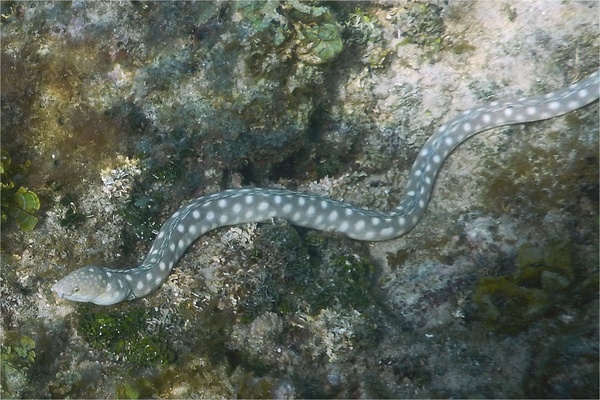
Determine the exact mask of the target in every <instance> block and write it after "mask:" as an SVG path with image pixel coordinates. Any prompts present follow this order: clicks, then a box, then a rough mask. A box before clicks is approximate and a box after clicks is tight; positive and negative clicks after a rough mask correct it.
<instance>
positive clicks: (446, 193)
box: [0, 0, 600, 398]
mask: <svg viewBox="0 0 600 400" xmlns="http://www.w3.org/2000/svg"><path fill="white" fill-rule="evenodd" d="M0 7H1V13H0V14H1V15H0V28H1V39H2V43H1V60H0V61H1V67H2V69H1V76H0V78H1V81H0V84H1V95H2V98H1V129H2V183H3V186H2V220H3V224H2V271H1V288H0V294H1V296H0V307H1V312H2V319H1V323H2V349H1V359H0V362H1V368H2V369H1V371H2V378H1V392H0V395H1V396H2V397H3V398H13V397H15V398H16V397H26V398H29V397H35V398H45V397H69V398H99V397H103V398H200V397H210V398H231V397H244V398H250V397H278V398H293V397H302V398H315V397H319V398H326V397H361V398H381V397H388V398H389V397H392V398H431V397H506V398H508V397H510V398H515V397H520V398H522V397H529V398H533V397H545V398H549V397H552V398H556V397H560V398H566V397H569V398H574V397H577V398H597V396H598V374H599V369H598V350H599V349H598V340H599V335H598V322H599V321H598V311H599V310H598V276H599V275H598V271H599V265H598V264H599V262H598V250H599V249H598V228H599V227H598V222H599V219H598V130H599V123H598V103H597V102H596V103H593V104H591V105H589V106H587V107H585V108H583V109H580V110H577V111H575V112H572V113H570V114H568V115H566V116H563V117H558V118H555V119H551V120H548V121H542V122H537V123H531V124H522V125H512V126H506V127H502V128H496V129H493V130H490V131H489V132H486V133H482V134H480V135H478V136H477V137H475V138H473V139H471V140H469V141H468V142H467V143H465V144H464V145H462V146H461V147H459V148H458V149H457V150H456V151H455V152H454V153H453V154H452V155H451V156H450V157H449V159H448V161H447V162H446V163H445V165H444V167H443V169H442V171H441V173H440V175H439V177H438V181H437V183H436V188H435V190H434V193H433V198H432V201H431V203H430V204H429V208H428V211H427V213H426V215H425V217H424V218H423V219H422V221H421V222H420V223H419V225H417V227H416V228H415V229H414V230H413V231H411V232H410V233H408V234H407V235H405V236H403V237H401V238H398V239H395V240H391V241H387V242H381V243H368V242H359V241H355V240H351V239H348V238H345V237H343V236H341V235H337V234H331V233H324V232H317V231H312V230H309V229H303V228H297V227H294V226H292V225H290V224H288V223H287V222H285V221H280V220H277V221H274V223H273V224H247V225H241V226H234V227H227V228H221V229H217V230H215V231H213V232H210V233H208V234H206V235H204V236H202V237H201V238H200V239H199V240H198V241H197V242H196V243H195V244H194V245H192V246H191V247H190V249H189V250H188V251H187V253H186V254H185V255H184V257H183V258H182V260H181V261H180V262H179V263H178V264H177V266H176V267H175V269H174V271H173V273H172V274H171V276H170V277H169V279H168V280H167V282H165V284H164V285H163V286H162V287H161V288H160V289H158V290H157V291H156V292H154V293H153V294H151V295H149V296H147V297H145V298H143V299H138V300H135V301H131V302H125V303H120V304H117V305H114V306H108V307H101V306H94V305H87V304H79V303H73V302H69V301H65V300H61V299H57V298H56V297H55V295H54V294H53V293H52V292H51V291H50V287H51V286H52V284H54V282H56V281H57V280H58V279H60V278H62V277H63V276H65V275H66V274H67V273H69V272H71V271H73V270H75V269H76V268H79V267H81V266H83V265H88V264H94V265H105V266H111V267H114V268H131V267H133V266H136V265H138V264H139V262H140V260H141V259H143V258H144V257H145V255H146V252H147V251H148V249H149V247H150V243H151V242H152V240H153V238H154V236H155V235H156V232H157V231H158V230H159V229H160V226H161V224H162V223H163V222H164V221H165V220H166V219H167V218H168V217H169V216H170V215H171V214H172V213H173V212H174V211H175V210H177V209H178V208H179V207H180V206H181V205H183V204H185V202H186V201H187V200H189V199H192V198H195V197H199V196H202V195H205V194H211V193H215V192H218V191H220V190H224V189H228V188H238V187H272V188H287V189H293V190H301V191H308V192H312V193H317V194H320V195H323V196H329V197H332V198H335V199H340V200H344V201H347V202H350V203H352V204H356V205H360V206H363V207H367V208H370V209H378V210H385V209H390V208H392V207H394V206H395V205H396V204H397V203H398V200H399V198H400V196H401V194H402V192H403V190H404V189H403V188H404V184H405V183H406V175H407V171H408V169H409V168H410V166H411V164H412V162H413V160H414V158H415V157H416V155H417V153H418V151H419V148H420V147H421V146H422V145H423V143H424V142H425V141H426V139H427V138H428V137H429V135H431V133H432V132H433V131H434V130H435V128H436V127H438V126H441V125H442V124H443V123H444V122H445V121H447V120H449V119H450V118H452V117H453V116H455V115H456V114H457V113H459V112H460V111H463V110H466V109H469V108H471V107H474V106H476V105H480V104H485V103H489V102H492V101H494V100H499V99H504V98H516V97H521V96H529V95H537V94H542V93H547V92H550V91H553V90H556V89H559V88H561V87H564V86H566V85H568V84H570V83H572V82H575V81H577V80H579V79H582V78H584V77H585V76H586V75H587V74H589V73H590V72H592V71H594V70H595V69H596V68H597V67H598V63H599V40H598V39H599V32H600V31H599V5H598V3H597V2H588V1H564V2H554V1H552V2H549V1H544V0H539V1H533V0H531V1H527V2H523V1H510V0H509V1H505V2H488V1H448V2H447V1H429V2H414V1H395V2H384V1H380V2H299V1H248V2H226V1H220V2H126V1H111V2H85V1H74V2H11V1H3V2H2V3H1V6H0ZM20 187H23V188H26V189H24V190H26V191H22V192H17V189H19V188H20ZM34 196H35V198H38V199H39V204H40V208H39V210H37V211H36V210H34V209H33V208H31V207H30V205H25V206H23V205H19V204H22V203H23V201H24V202H26V203H27V204H28V203H29V202H30V201H33V200H32V199H33V198H34ZM19 201H21V203H19ZM19 207H21V208H19ZM15 210H17V211H15ZM31 218H34V219H37V224H36V225H35V227H34V228H33V229H30V228H31V224H32V221H33V220H32V219H31Z"/></svg>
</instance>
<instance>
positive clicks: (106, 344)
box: [77, 306, 176, 366]
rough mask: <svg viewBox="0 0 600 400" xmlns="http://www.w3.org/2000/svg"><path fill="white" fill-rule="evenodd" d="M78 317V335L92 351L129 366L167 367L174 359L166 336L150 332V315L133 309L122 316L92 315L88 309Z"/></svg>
mask: <svg viewBox="0 0 600 400" xmlns="http://www.w3.org/2000/svg"><path fill="white" fill-rule="evenodd" d="M83 308H86V311H85V312H81V313H80V314H79V325H78V327H77V330H78V332H79V334H80V335H81V336H82V337H83V338H84V339H85V340H86V341H87V342H88V343H89V344H90V346H92V347H93V348H95V349H99V350H103V351H105V352H107V353H109V354H111V355H112V356H113V357H116V358H122V359H124V360H128V361H129V362H130V363H132V364H133V365H139V366H155V365H161V364H169V363H171V362H173V361H174V360H175V358H176V355H175V353H174V352H173V350H172V349H171V347H170V343H169V337H168V335H167V334H166V333H165V332H164V331H162V330H161V329H154V330H153V329H151V328H150V325H149V318H151V312H150V311H145V310H140V309H134V310H131V311H126V312H94V311H92V310H91V309H90V307H87V306H83Z"/></svg>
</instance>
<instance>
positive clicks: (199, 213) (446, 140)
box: [52, 71, 600, 305]
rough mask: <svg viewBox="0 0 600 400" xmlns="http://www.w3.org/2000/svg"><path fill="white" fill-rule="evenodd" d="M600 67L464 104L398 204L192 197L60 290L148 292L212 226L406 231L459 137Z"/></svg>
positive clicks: (594, 95) (97, 294) (353, 233)
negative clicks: (139, 259) (112, 262)
mask: <svg viewBox="0 0 600 400" xmlns="http://www.w3.org/2000/svg"><path fill="white" fill-rule="evenodd" d="M598 82H599V73H598V71H596V72H594V73H593V74H592V75H590V76H589V77H588V78H586V79H584V80H582V81H581V82H579V83H575V84H573V85H571V86H569V87H567V88H564V89H562V90H560V91H557V92H553V93H548V94H546V95H542V96H536V97H530V98H520V99H517V100H513V101H502V102H494V103H491V104H489V105H487V106H483V107H478V108H474V109H471V110H467V111H464V112H463V113H461V114H460V115H459V116H457V117H456V118H454V119H452V120H451V121H449V122H448V123H446V124H445V125H443V126H441V127H440V128H438V129H437V130H436V131H435V133H434V134H433V135H432V136H431V137H430V138H429V140H427V142H426V143H425V145H424V146H423V148H422V149H421V151H420V152H419V154H418V156H417V158H416V160H415V162H414V164H413V166H412V169H411V171H410V174H409V177H408V183H407V185H406V191H405V193H404V196H403V197H402V199H401V200H400V204H399V206H398V207H396V208H395V209H393V210H391V211H387V212H378V211H369V210H366V209H363V208H359V207H355V206H352V205H350V204H347V203H343V202H340V201H336V200H332V199H328V198H323V197H320V196H316V195H313V194H309V193H301V192H292V191H288V190H278V189H236V190H226V191H224V192H221V193H216V194H212V195H209V196H204V197H201V198H199V199H196V200H192V201H191V202H189V203H188V204H186V205H185V206H183V207H181V208H180V209H179V210H178V211H177V212H175V213H174V214H173V215H172V216H171V217H170V218H169V219H168V220H167V222H166V223H165V224H164V225H163V227H162V228H161V230H160V232H159V233H158V235H157V236H156V239H155V240H154V243H153V244H152V248H151V249H150V252H149V253H148V256H147V257H146V259H145V260H144V262H143V263H142V264H141V265H140V266H138V267H135V268H132V269H127V270H115V269H107V268H104V267H96V266H91V267H84V268H80V269H78V270H76V271H74V272H72V273H71V274H69V275H67V276H66V277H65V278H63V279H62V280H60V281H59V282H57V283H56V284H55V285H54V286H53V287H52V290H53V291H55V292H56V293H57V294H58V296H60V297H63V298H66V299H69V300H74V301H81V302H91V303H95V304H100V305H108V304H114V303H118V302H120V301H123V300H132V299H135V298H139V297H143V296H145V295H147V294H149V293H150V292H152V291H154V290H156V289H157V288H158V287H160V286H161V285H162V283H163V282H164V281H165V279H167V277H168V276H169V274H170V272H171V269H172V268H173V266H174V265H175V263H176V262H177V261H178V260H179V258H181V256H182V255H183V253H184V252H185V250H186V249H187V248H188V247H189V246H190V245H191V244H192V243H193V242H194V241H195V240H196V239H197V238H198V237H199V236H201V235H203V234H204V233H206V232H208V231H210V230H213V229H215V228H218V227H221V226H227V225H237V224H243V223H247V222H262V221H268V220H270V219H271V218H284V219H286V220H288V221H290V223H292V224H294V225H299V226H304V227H307V228H312V229H317V230H321V231H329V232H340V233H343V234H345V235H347V236H349V237H351V238H353V239H357V240H368V241H379V240H388V239H392V238H395V237H398V236H401V235H403V234H405V233H406V232H408V231H409V230H411V229H412V228H413V227H414V226H415V225H416V224H417V223H418V222H419V220H420V219H421V217H422V216H423V214H424V213H425V209H426V208H427V204H428V203H429V199H430V197H431V193H432V189H433V184H434V182H435V178H436V176H437V173H438V172H439V170H440V168H441V167H442V164H443V163H444V161H445V160H446V158H447V157H448V155H449V154H450V153H451V152H452V150H454V149H455V148H456V147H457V146H458V145H460V144H461V143H462V142H464V141H465V140H467V139H468V138H470V137H472V136H473V135H475V134H477V133H480V132H483V131H485V130H487V129H490V128H494V127H498V126H503V125H508V124H515V123H521V122H532V121H538V120H543V119H547V118H552V117H556V116H559V115H562V114H565V113H568V112H570V111H573V110H576V109H578V108H581V107H583V106H585V105H587V104H589V103H591V102H593V101H595V100H597V99H598V97H599V93H598V92H599V90H600V89H599V83H598Z"/></svg>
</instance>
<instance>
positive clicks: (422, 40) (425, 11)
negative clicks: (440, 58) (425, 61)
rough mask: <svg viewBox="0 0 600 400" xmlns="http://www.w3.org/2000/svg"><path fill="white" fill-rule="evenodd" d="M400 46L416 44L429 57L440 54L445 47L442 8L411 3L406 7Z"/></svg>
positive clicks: (428, 4) (427, 4)
mask: <svg viewBox="0 0 600 400" xmlns="http://www.w3.org/2000/svg"><path fill="white" fill-rule="evenodd" d="M404 11H405V12H404V13H403V14H402V16H403V21H402V22H403V23H402V31H403V33H402V36H403V37H404V40H403V41H401V42H400V45H401V46H402V45H406V44H409V43H411V44H415V45H417V46H419V47H421V48H423V49H425V50H426V52H427V54H428V55H429V56H431V55H435V54H437V53H439V52H440V50H441V49H442V46H443V42H442V36H443V33H444V29H445V28H444V21H443V19H442V17H441V12H442V8H441V7H439V6H437V5H435V4H430V3H419V2H410V3H407V4H406V5H405V6H404Z"/></svg>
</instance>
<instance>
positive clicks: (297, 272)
mask: <svg viewBox="0 0 600 400" xmlns="http://www.w3.org/2000/svg"><path fill="white" fill-rule="evenodd" d="M335 246H336V239H333V238H327V237H326V236H323V235H322V234H318V233H314V232H309V233H307V234H306V236H300V235H298V233H297V231H296V230H295V229H294V228H292V227H291V226H289V225H267V226H264V227H263V228H262V229H261V233H260V235H259V237H258V238H257V239H256V240H255V244H254V260H253V263H254V265H253V266H251V267H250V269H253V270H257V271H260V272H259V273H258V279H257V281H254V282H252V285H251V286H248V287H247V288H246V289H245V290H244V291H246V292H247V293H252V295H251V296H248V297H246V300H245V302H244V308H245V312H244V316H245V317H244V321H251V320H253V319H254V318H255V317H256V316H258V315H261V314H263V313H264V312H266V311H275V312H277V313H281V314H283V315H288V314H291V313H296V312H304V313H308V314H311V315H315V314H318V313H319V312H320V311H321V310H323V309H325V308H328V307H332V306H339V307H342V308H347V309H357V310H365V309H368V308H369V307H370V306H371V305H372V304H373V303H374V299H373V297H372V295H371V294H370V286H371V277H372V275H373V273H374V270H375V267H374V265H373V263H372V262H371V261H370V260H369V259H368V258H367V257H365V256H362V257H361V256H360V255H357V254H355V253H354V254H353V253H349V254H348V255H346V256H339V253H336V254H333V252H332V251H330V250H331V249H332V248H335ZM248 284H250V281H248Z"/></svg>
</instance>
